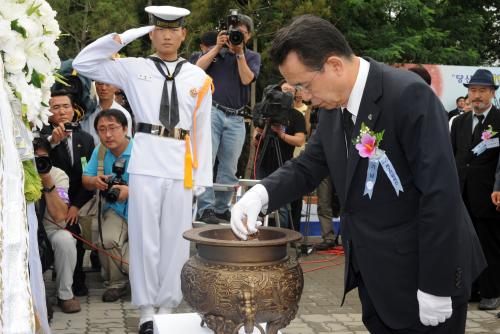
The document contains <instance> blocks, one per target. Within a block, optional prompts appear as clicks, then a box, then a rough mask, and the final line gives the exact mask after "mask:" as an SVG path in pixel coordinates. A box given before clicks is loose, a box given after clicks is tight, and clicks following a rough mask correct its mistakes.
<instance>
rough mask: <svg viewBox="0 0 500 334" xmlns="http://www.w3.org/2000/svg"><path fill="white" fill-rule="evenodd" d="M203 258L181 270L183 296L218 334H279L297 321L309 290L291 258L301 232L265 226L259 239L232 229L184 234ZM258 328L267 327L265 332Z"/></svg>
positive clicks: (193, 259)
mask: <svg viewBox="0 0 500 334" xmlns="http://www.w3.org/2000/svg"><path fill="white" fill-rule="evenodd" d="M184 238H185V239H187V240H190V241H193V242H195V243H196V247H197V250H198V254H197V255H194V256H193V257H191V258H190V259H189V260H188V261H187V262H186V263H185V264H184V267H183V268H182V273H181V281H182V293H183V294H184V299H185V300H186V301H187V303H188V304H189V305H190V306H191V307H192V308H194V309H195V310H196V311H197V312H198V313H199V314H200V316H201V317H202V319H203V320H202V324H203V323H205V324H206V325H207V326H208V327H209V328H210V329H211V330H213V331H214V333H215V334H234V333H237V332H238V330H239V329H240V328H241V327H244V328H245V332H246V333H253V330H254V327H257V328H258V329H259V330H260V332H261V333H262V334H264V333H267V334H276V333H277V332H278V330H279V329H281V328H284V327H286V326H287V325H288V324H289V323H290V321H291V320H292V319H293V318H295V314H296V313H297V309H298V303H299V300H300V296H301V294H302V288H303V286H304V277H303V274H302V269H301V267H300V265H299V264H298V262H297V261H296V260H295V259H293V258H290V257H289V256H288V255H287V244H288V243H289V242H293V241H297V240H300V239H301V238H302V236H301V235H300V233H298V232H295V231H292V230H288V229H283V228H276V227H261V228H260V229H259V233H258V235H257V238H255V239H253V240H248V241H242V240H239V239H238V238H237V237H236V236H235V235H234V234H233V232H232V231H231V229H230V228H229V227H224V226H206V227H201V228H196V229H192V230H189V231H186V232H185V233H184ZM259 323H267V325H266V331H265V332H264V329H263V328H262V327H261V326H260V325H259Z"/></svg>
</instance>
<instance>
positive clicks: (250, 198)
mask: <svg viewBox="0 0 500 334" xmlns="http://www.w3.org/2000/svg"><path fill="white" fill-rule="evenodd" d="M268 201H269V197H268V194H267V190H266V188H265V187H264V186H263V185H261V184H257V185H255V186H253V187H252V188H251V189H250V190H249V191H247V192H246V193H245V195H243V197H242V198H241V199H240V200H239V201H238V202H237V203H236V204H235V205H234V206H233V208H232V209H231V229H232V230H233V232H234V234H236V235H237V236H238V238H240V239H243V240H247V237H248V235H249V234H254V233H256V232H257V227H258V226H260V225H262V223H261V222H260V221H257V216H258V215H259V212H260V211H261V210H262V208H263V207H264V206H266V205H267V203H268ZM245 219H246V224H245V223H244V220H245Z"/></svg>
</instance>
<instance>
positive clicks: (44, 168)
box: [35, 157, 52, 174]
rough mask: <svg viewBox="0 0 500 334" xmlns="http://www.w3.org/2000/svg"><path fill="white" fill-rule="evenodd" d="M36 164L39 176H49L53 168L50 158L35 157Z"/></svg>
mask: <svg viewBox="0 0 500 334" xmlns="http://www.w3.org/2000/svg"><path fill="white" fill-rule="evenodd" d="M35 164H36V170H37V171H38V173H39V174H47V173H48V172H50V169H51V168H52V163H51V162H50V158H49V157H35Z"/></svg>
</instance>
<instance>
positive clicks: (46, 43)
mask: <svg viewBox="0 0 500 334" xmlns="http://www.w3.org/2000/svg"><path fill="white" fill-rule="evenodd" d="M55 16H56V12H55V11H54V10H53V9H52V8H51V7H50V5H49V4H48V2H47V1H46V0H29V1H18V0H0V57H1V58H2V59H1V60H2V61H3V63H4V65H5V67H4V68H5V76H4V78H3V79H4V80H5V81H6V83H7V84H6V85H5V86H6V88H7V92H8V96H9V100H10V101H11V104H12V106H13V110H14V113H15V114H16V115H17V116H18V117H26V118H27V120H28V121H30V122H32V123H33V124H34V125H36V126H37V127H39V128H41V127H42V126H43V123H45V124H46V123H47V122H48V117H49V116H50V115H51V113H50V111H49V110H48V108H47V107H45V106H44V105H48V101H49V99H50V88H51V87H52V85H53V84H54V83H55V78H54V73H55V71H56V70H57V69H58V68H59V67H60V65H61V61H60V59H59V56H58V54H57V53H58V48H57V46H56V45H55V41H56V40H57V38H58V37H59V35H60V33H61V32H60V29H59V24H58V23H57V21H56V20H55ZM34 71H36V73H35V72H34ZM36 74H38V75H36ZM0 77H1V76H0ZM0 80H2V79H1V78H0ZM21 111H23V112H24V114H25V115H21Z"/></svg>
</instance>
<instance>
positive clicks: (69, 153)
mask: <svg viewBox="0 0 500 334" xmlns="http://www.w3.org/2000/svg"><path fill="white" fill-rule="evenodd" d="M49 105H50V111H51V112H52V114H53V115H52V116H50V118H49V123H50V125H48V126H46V127H44V128H43V129H42V131H41V133H42V135H44V136H46V137H47V139H48V140H49V142H50V144H51V146H52V150H51V151H50V160H51V161H52V164H53V165H54V166H56V167H58V168H60V169H62V170H63V171H64V172H65V173H66V174H67V175H68V176H69V190H68V195H69V200H70V207H69V210H68V214H67V217H66V222H67V223H68V226H73V227H77V226H78V225H77V223H78V211H79V210H80V208H81V207H82V206H83V205H84V204H85V203H87V201H89V200H90V199H91V198H92V196H93V193H92V192H90V191H87V190H85V188H84V187H83V186H82V174H83V169H84V167H85V165H86V164H87V161H89V160H90V157H91V155H92V151H93V149H94V139H93V138H92V136H91V135H90V134H88V133H87V132H85V131H82V130H76V131H66V130H65V124H67V123H69V122H71V121H73V117H74V110H73V100H72V96H71V95H69V94H68V93H66V92H62V91H59V92H54V93H52V97H51V98H50V100H49ZM71 229H72V230H74V231H79V228H76V229H75V228H71ZM77 251H78V256H77V262H76V268H75V273H74V281H73V292H74V293H75V295H77V296H82V295H86V294H87V291H88V290H87V287H86V286H85V275H84V273H83V270H82V264H83V254H84V252H85V251H84V249H83V246H82V243H81V241H78V242H77Z"/></svg>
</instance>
